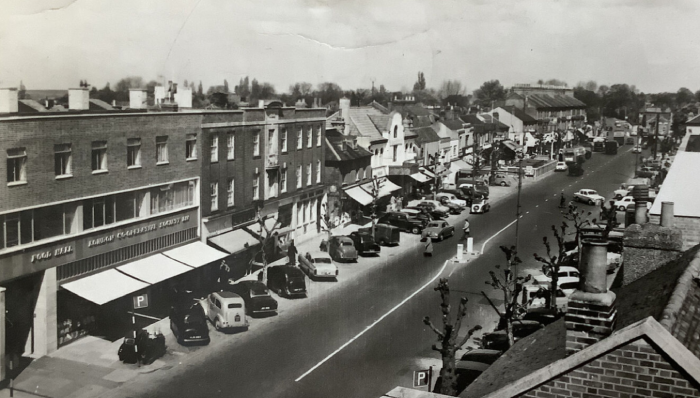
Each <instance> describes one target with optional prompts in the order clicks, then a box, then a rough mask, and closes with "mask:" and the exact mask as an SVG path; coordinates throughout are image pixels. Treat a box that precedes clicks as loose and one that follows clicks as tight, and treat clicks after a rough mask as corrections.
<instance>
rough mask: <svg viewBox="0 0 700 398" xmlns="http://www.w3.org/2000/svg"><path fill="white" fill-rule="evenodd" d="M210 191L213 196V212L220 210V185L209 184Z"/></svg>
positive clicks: (216, 183) (215, 183)
mask: <svg viewBox="0 0 700 398" xmlns="http://www.w3.org/2000/svg"><path fill="white" fill-rule="evenodd" d="M209 191H210V194H211V211H217V210H219V183H218V182H212V183H211V184H209Z"/></svg>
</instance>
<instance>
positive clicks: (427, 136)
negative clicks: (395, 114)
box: [411, 126, 440, 144]
mask: <svg viewBox="0 0 700 398" xmlns="http://www.w3.org/2000/svg"><path fill="white" fill-rule="evenodd" d="M411 131H413V132H415V133H416V135H417V137H416V143H418V144H424V143H426V142H439V141H440V136H439V135H438V133H436V132H435V130H433V128H432V127H430V126H427V127H418V128H413V129H411Z"/></svg>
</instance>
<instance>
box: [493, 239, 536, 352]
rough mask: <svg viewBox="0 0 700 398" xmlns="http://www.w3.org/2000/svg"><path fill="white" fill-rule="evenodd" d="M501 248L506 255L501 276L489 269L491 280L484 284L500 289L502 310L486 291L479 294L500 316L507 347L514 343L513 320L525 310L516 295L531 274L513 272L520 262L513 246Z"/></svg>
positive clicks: (498, 267)
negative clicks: (521, 274) (523, 275)
mask: <svg viewBox="0 0 700 398" xmlns="http://www.w3.org/2000/svg"><path fill="white" fill-rule="evenodd" d="M501 250H502V251H503V253H504V254H505V256H506V266H505V267H504V268H503V277H502V278H501V277H499V276H498V275H497V274H496V272H495V271H489V275H490V276H491V280H489V281H486V284H487V285H489V286H491V287H493V288H494V289H496V290H500V291H501V293H502V294H503V312H501V311H500V310H499V309H498V307H497V306H496V305H495V304H494V303H493V302H492V301H491V299H490V298H489V297H488V296H487V295H486V293H484V292H481V294H482V295H484V297H486V300H488V302H489V304H491V307H492V308H493V309H494V310H495V311H496V313H497V314H498V316H499V318H500V320H499V329H502V328H503V327H505V329H506V335H507V336H508V347H512V346H513V344H515V337H514V336H513V322H514V321H517V320H518V319H519V317H520V314H521V313H522V312H523V311H525V310H527V307H526V306H525V305H521V304H519V303H518V297H519V296H520V294H521V293H522V291H523V285H524V284H525V283H527V282H529V281H530V279H532V275H529V274H528V275H527V276H526V277H522V276H517V275H516V274H515V271H514V267H517V265H518V264H520V263H522V261H521V260H520V258H519V257H518V253H517V251H516V249H515V246H511V247H506V246H501ZM495 267H496V269H501V266H500V265H496V266H495Z"/></svg>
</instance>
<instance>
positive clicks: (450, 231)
mask: <svg viewBox="0 0 700 398" xmlns="http://www.w3.org/2000/svg"><path fill="white" fill-rule="evenodd" d="M454 234H455V227H453V226H452V225H450V224H448V223H447V221H431V222H429V223H428V226H426V227H425V229H424V230H423V232H422V234H421V236H422V237H423V238H430V239H435V240H443V239H445V238H449V237H450V236H453V235H454Z"/></svg>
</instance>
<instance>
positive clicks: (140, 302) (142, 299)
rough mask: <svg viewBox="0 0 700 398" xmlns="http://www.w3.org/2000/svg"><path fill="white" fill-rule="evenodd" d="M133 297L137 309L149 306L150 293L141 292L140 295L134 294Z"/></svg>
mask: <svg viewBox="0 0 700 398" xmlns="http://www.w3.org/2000/svg"><path fill="white" fill-rule="evenodd" d="M133 298H134V309H135V310H138V309H139V308H146V307H148V293H144V294H140V295H138V296H134V297H133Z"/></svg>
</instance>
